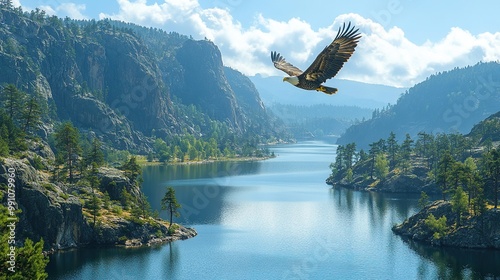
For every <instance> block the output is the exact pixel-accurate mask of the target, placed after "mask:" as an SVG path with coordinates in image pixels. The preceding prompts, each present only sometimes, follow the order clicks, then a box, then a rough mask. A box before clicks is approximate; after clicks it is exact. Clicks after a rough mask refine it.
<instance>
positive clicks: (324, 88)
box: [316, 86, 338, 95]
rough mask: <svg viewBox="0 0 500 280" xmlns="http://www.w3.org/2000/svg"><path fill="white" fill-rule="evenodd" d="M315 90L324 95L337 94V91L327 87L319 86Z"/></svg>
mask: <svg viewBox="0 0 500 280" xmlns="http://www.w3.org/2000/svg"><path fill="white" fill-rule="evenodd" d="M316 90H317V91H321V92H324V93H326V94H329V95H332V94H335V93H337V90H338V89H336V88H332V87H327V86H319V87H318V88H317V89H316Z"/></svg>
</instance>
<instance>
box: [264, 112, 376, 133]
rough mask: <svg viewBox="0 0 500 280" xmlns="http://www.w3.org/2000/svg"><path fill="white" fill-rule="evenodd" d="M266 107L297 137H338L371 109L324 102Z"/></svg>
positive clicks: (361, 119)
mask: <svg viewBox="0 0 500 280" xmlns="http://www.w3.org/2000/svg"><path fill="white" fill-rule="evenodd" d="M268 108H269V110H271V111H272V112H273V113H274V114H275V115H276V116H277V117H279V118H280V119H282V120H283V122H284V123H285V125H286V126H287V128H288V130H289V131H290V132H291V133H292V134H293V135H294V137H295V138H297V139H301V138H321V137H323V136H330V137H331V136H334V137H338V136H340V135H341V134H343V133H344V132H345V130H346V129H347V128H348V127H349V126H351V125H353V124H355V123H359V122H360V121H364V120H365V119H367V118H370V117H371V115H372V111H373V110H372V109H368V108H361V107H358V106H336V105H326V104H316V105H310V106H304V105H290V104H278V103H274V104H272V105H270V106H269V107H268Z"/></svg>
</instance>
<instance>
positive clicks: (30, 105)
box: [22, 96, 42, 134]
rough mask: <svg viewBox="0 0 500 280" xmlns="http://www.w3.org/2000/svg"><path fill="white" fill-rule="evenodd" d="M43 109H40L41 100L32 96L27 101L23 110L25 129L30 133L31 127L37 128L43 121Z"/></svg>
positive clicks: (25, 131)
mask: <svg viewBox="0 0 500 280" xmlns="http://www.w3.org/2000/svg"><path fill="white" fill-rule="evenodd" d="M41 115H42V111H41V109H40V105H39V100H37V98H36V97H35V96H32V97H31V98H30V99H28V101H27V102H26V105H25V109H24V110H23V112H22V121H23V123H24V124H23V127H24V128H23V130H24V133H25V134H28V133H29V132H30V130H31V129H33V128H35V127H36V126H38V125H39V124H40V123H41Z"/></svg>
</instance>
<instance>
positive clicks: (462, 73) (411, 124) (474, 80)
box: [339, 62, 500, 148]
mask: <svg viewBox="0 0 500 280" xmlns="http://www.w3.org/2000/svg"><path fill="white" fill-rule="evenodd" d="M499 108H500V64H499V63H498V62H489V63H478V64H476V65H474V66H470V67H466V68H461V69H458V68H456V69H453V70H451V71H447V72H443V73H438V74H436V75H433V76H431V77H429V78H428V79H426V80H425V81H424V82H421V83H419V84H417V85H415V86H414V87H412V88H410V89H409V90H408V91H407V92H406V93H405V94H403V95H402V96H401V97H400V98H399V99H398V102H397V103H396V104H395V105H393V106H389V107H388V108H386V109H384V110H376V111H375V113H374V115H373V117H372V118H371V119H369V120H367V121H365V122H362V123H360V124H358V125H354V126H352V127H350V128H349V129H348V130H347V131H346V133H345V134H344V135H343V136H342V137H341V138H340V139H339V144H346V143H350V142H356V143H357V144H358V146H359V147H364V148H366V147H368V144H369V143H371V142H374V141H377V140H378V139H380V138H385V137H387V135H389V133H390V132H391V131H393V132H394V133H396V135H398V137H400V138H398V139H399V140H403V137H404V135H405V134H406V133H409V135H410V136H411V137H412V138H414V137H416V136H417V134H418V133H419V132H426V133H433V134H436V133H454V132H458V133H468V132H469V131H470V129H471V128H472V127H473V125H475V124H477V123H478V122H480V121H482V120H484V119H485V118H486V117H488V116H490V115H491V114H494V113H496V112H498V110H499Z"/></svg>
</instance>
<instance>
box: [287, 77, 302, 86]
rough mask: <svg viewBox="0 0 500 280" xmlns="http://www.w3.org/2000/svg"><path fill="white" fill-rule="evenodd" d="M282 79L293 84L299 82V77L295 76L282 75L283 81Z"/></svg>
mask: <svg viewBox="0 0 500 280" xmlns="http://www.w3.org/2000/svg"><path fill="white" fill-rule="evenodd" d="M284 81H287V82H289V83H290V84H292V85H294V86H296V85H298V84H299V78H298V77H297V76H290V77H284V78H283V82H284Z"/></svg>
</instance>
